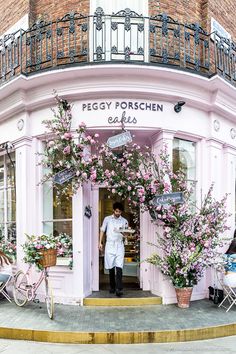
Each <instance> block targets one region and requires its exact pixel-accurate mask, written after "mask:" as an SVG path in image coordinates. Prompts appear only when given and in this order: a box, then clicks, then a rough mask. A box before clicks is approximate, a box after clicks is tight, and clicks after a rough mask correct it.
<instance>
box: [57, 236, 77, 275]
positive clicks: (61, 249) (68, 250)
mask: <svg viewBox="0 0 236 354" xmlns="http://www.w3.org/2000/svg"><path fill="white" fill-rule="evenodd" d="M55 240H56V247H57V257H66V258H69V259H70V261H69V268H70V269H72V268H73V249H72V238H71V236H69V235H68V234H66V233H64V232H62V233H60V234H59V235H58V236H56V237H55Z"/></svg>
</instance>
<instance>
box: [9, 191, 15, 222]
mask: <svg viewBox="0 0 236 354" xmlns="http://www.w3.org/2000/svg"><path fill="white" fill-rule="evenodd" d="M7 221H8V222H9V221H16V197H15V189H13V188H9V189H8V190H7Z"/></svg>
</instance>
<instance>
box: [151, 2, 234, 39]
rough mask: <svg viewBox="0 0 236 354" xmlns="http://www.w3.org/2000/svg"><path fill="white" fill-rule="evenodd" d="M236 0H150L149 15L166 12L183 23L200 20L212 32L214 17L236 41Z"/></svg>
mask: <svg viewBox="0 0 236 354" xmlns="http://www.w3.org/2000/svg"><path fill="white" fill-rule="evenodd" d="M235 4H236V3H235V0H159V1H158V0H149V15H150V16H153V15H156V14H158V13H163V12H165V13H166V14H168V15H169V16H170V17H172V18H173V19H174V20H178V21H179V22H182V23H195V22H198V23H200V25H201V26H202V27H203V29H204V30H206V31H207V32H210V30H211V17H214V18H215V19H216V20H217V21H218V22H219V23H220V24H221V25H222V26H223V27H224V28H225V29H226V31H228V32H229V33H230V34H231V35H232V38H233V39H234V41H236V26H235V23H236V22H235V10H236V5H235Z"/></svg>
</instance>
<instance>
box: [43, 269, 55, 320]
mask: <svg viewBox="0 0 236 354" xmlns="http://www.w3.org/2000/svg"><path fill="white" fill-rule="evenodd" d="M45 290H46V297H45V302H46V305H47V311H48V317H49V318H50V319H51V320H52V319H53V315H54V301H53V293H52V287H51V285H50V282H49V279H48V277H47V276H46V277H45Z"/></svg>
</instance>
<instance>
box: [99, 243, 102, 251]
mask: <svg viewBox="0 0 236 354" xmlns="http://www.w3.org/2000/svg"><path fill="white" fill-rule="evenodd" d="M99 250H100V251H103V244H102V243H100V244H99Z"/></svg>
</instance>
